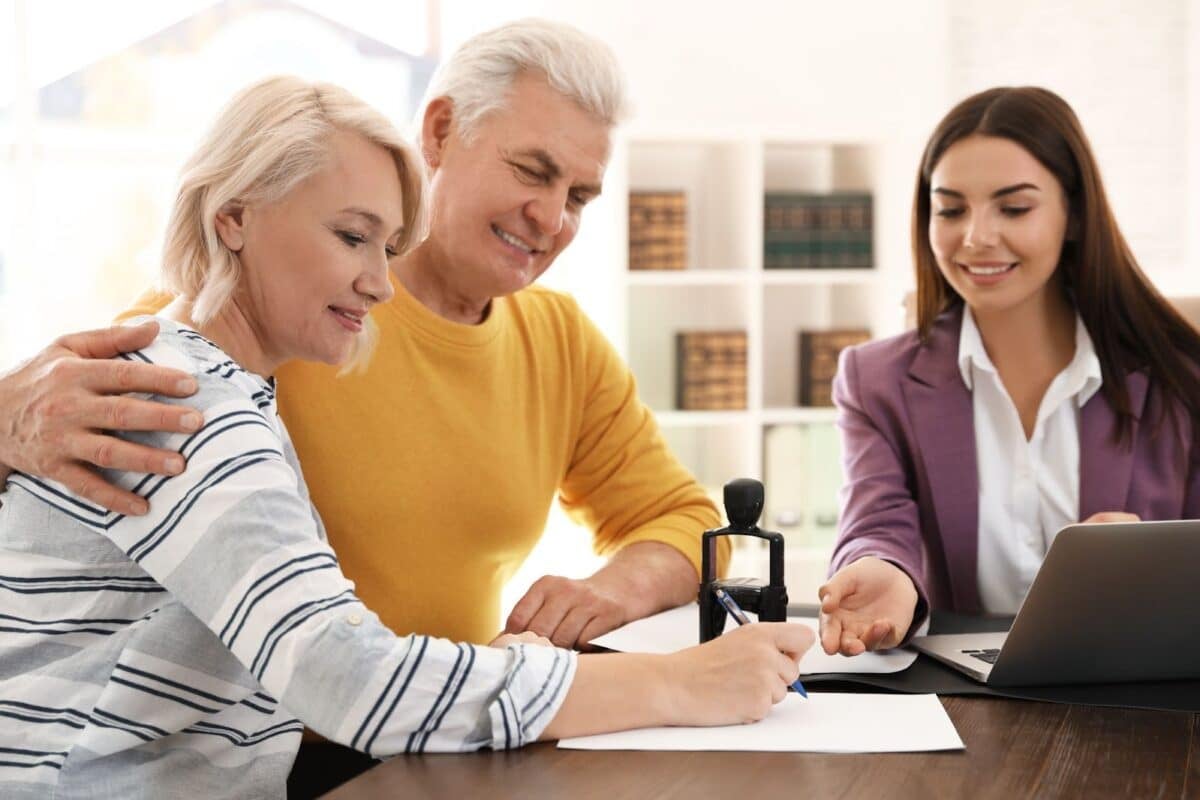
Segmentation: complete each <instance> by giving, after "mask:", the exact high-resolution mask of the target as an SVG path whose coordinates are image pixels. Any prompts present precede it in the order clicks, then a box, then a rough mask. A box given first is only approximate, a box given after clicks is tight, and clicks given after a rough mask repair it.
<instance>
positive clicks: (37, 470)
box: [0, 323, 204, 515]
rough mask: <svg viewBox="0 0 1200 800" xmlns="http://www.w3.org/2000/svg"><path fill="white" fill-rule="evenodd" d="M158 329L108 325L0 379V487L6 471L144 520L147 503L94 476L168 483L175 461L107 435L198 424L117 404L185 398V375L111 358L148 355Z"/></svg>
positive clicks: (167, 412) (179, 413)
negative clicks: (151, 397) (132, 475)
mask: <svg viewBox="0 0 1200 800" xmlns="http://www.w3.org/2000/svg"><path fill="white" fill-rule="evenodd" d="M157 335H158V325H157V324H156V323H147V324H143V325H138V326H136V327H126V326H114V327H111V328H104V329H101V330H94V331H87V332H84V333H74V334H69V335H67V336H63V337H61V338H59V339H57V340H56V341H55V342H54V343H53V344H51V345H50V346H49V347H46V348H45V349H43V350H42V351H41V352H40V353H38V354H37V355H35V356H34V357H33V358H31V359H29V360H28V361H25V362H24V363H22V364H19V365H17V366H16V367H15V368H13V369H12V370H11V371H9V372H8V373H6V374H4V375H0V480H2V479H3V478H5V477H7V475H8V473H9V472H11V471H12V470H20V471H22V472H27V473H29V474H31V475H37V476H39V477H43V478H50V479H52V480H56V481H58V482H59V483H62V484H63V485H64V486H66V487H67V488H68V489H70V490H71V491H73V492H75V493H76V494H78V495H79V496H81V497H83V498H85V499H87V500H90V501H91V502H93V503H96V504H98V505H101V506H104V507H105V508H107V509H109V510H110V511H116V512H118V513H122V514H134V515H137V514H144V513H146V511H147V510H148V506H147V504H146V501H145V500H143V499H142V498H140V497H138V496H137V495H135V494H133V493H131V492H127V491H124V490H122V489H119V488H117V487H116V486H113V485H112V484H110V483H108V482H107V481H105V480H104V479H103V478H102V477H101V476H100V475H99V474H98V473H97V472H96V470H95V469H94V467H104V468H111V469H118V470H128V471H130V472H146V473H154V474H158V475H174V474H177V473H179V472H182V471H183V468H184V463H183V458H182V457H181V456H180V455H179V454H178V453H176V452H173V451H170V450H158V449H155V448H151V447H145V446H142V445H139V444H135V443H133V442H128V441H125V440H122V439H118V438H116V437H115V436H111V435H109V434H108V431H112V430H119V431H167V432H178V433H190V432H192V431H195V430H198V429H199V428H200V427H201V426H202V425H203V423H204V420H203V417H201V415H200V414H199V413H197V412H195V411H193V410H192V409H189V408H181V407H178V406H170V405H165V404H162V403H154V402H149V401H146V400H138V399H136V398H132V397H123V396H122V395H124V394H125V393H130V392H140V393H147V394H159V395H166V396H170V397H187V396H189V395H191V394H193V393H195V391H196V381H195V379H194V378H193V377H192V376H191V375H188V374H187V373H186V372H181V371H179V370H174V369H169V368H167V367H161V366H156V365H152V364H144V363H141V362H138V361H125V360H120V359H115V358H114V357H115V356H116V355H118V354H120V353H126V352H130V351H133V350H139V349H141V348H143V347H146V346H148V345H149V344H150V343H151V342H153V341H154V338H155V337H156V336H157Z"/></svg>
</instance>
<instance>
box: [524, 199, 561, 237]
mask: <svg viewBox="0 0 1200 800" xmlns="http://www.w3.org/2000/svg"><path fill="white" fill-rule="evenodd" d="M567 191H568V190H567V189H566V188H565V187H564V188H561V189H560V188H557V187H549V188H547V189H545V190H544V191H541V192H539V193H538V194H537V195H536V196H535V197H533V198H531V199H530V200H529V202H528V203H526V204H525V216H526V217H527V218H528V219H529V220H530V221H531V222H532V223H533V224H534V225H536V226H537V230H538V233H541V234H543V235H545V236H557V235H558V232H559V231H561V230H562V228H563V224H564V222H565V219H566V216H567Z"/></svg>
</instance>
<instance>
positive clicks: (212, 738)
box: [0, 320, 576, 798]
mask: <svg viewBox="0 0 1200 800" xmlns="http://www.w3.org/2000/svg"><path fill="white" fill-rule="evenodd" d="M135 322H136V320H135ZM159 324H160V326H161V329H162V333H160V335H159V337H158V339H157V340H156V341H155V342H154V343H153V344H152V345H151V346H150V347H149V348H147V349H146V350H144V351H141V352H139V353H133V354H130V355H128V356H126V357H127V358H137V359H141V360H143V361H147V362H152V363H157V364H164V365H167V366H171V367H176V368H179V369H183V370H185V371H187V372H190V373H192V374H194V375H195V376H196V378H197V380H198V382H199V386H200V389H199V392H198V393H197V394H196V395H194V396H193V397H190V398H188V399H187V400H186V401H176V400H171V399H169V398H155V399H157V400H160V401H163V402H177V403H178V402H186V403H187V405H189V406H193V407H196V408H198V409H200V410H202V411H203V413H204V418H205V424H204V427H203V428H202V429H201V430H200V431H199V432H197V433H194V434H190V435H182V434H162V433H144V434H143V433H134V434H128V438H130V439H132V440H136V441H139V442H142V443H145V444H149V445H153V446H159V447H167V448H170V449H173V450H176V451H178V452H179V453H181V454H182V455H183V456H184V458H185V459H186V461H187V470H186V471H185V472H184V473H183V474H182V475H179V476H176V477H171V478H166V477H161V476H151V475H131V474H123V473H115V472H114V473H109V474H108V475H107V477H108V478H109V479H110V480H115V481H116V482H118V483H120V484H121V485H122V486H124V487H126V488H132V489H133V490H134V491H136V492H137V493H138V494H140V495H142V496H143V497H145V498H146V499H147V500H149V501H150V508H151V510H150V513H149V514H148V515H146V516H143V517H125V516H121V515H119V514H114V513H111V512H107V511H105V510H104V509H101V508H98V507H96V506H93V505H91V504H89V503H87V502H84V501H83V500H81V499H80V498H78V497H76V496H73V495H72V494H71V493H70V492H69V491H67V490H66V489H65V488H64V487H63V486H61V485H59V484H56V483H54V482H52V481H47V480H41V479H37V478H34V477H31V476H29V475H23V474H15V475H13V476H12V477H11V478H10V479H9V482H8V484H7V486H6V487H5V493H4V494H3V495H0V501H2V503H3V505H2V506H0V796H3V797H5V798H25V797H29V798H34V797H36V798H43V797H47V796H55V797H62V798H77V797H78V798H92V797H96V798H100V797H103V798H109V797H132V798H139V797H145V798H152V797H153V798H160V797H226V798H258V797H281V796H283V794H284V792H285V783H286V778H287V773H288V771H289V769H290V767H291V764H292V761H293V759H294V758H295V754H296V750H297V748H298V746H299V742H300V732H301V729H302V724H301V722H300V720H303V724H306V725H308V726H309V727H311V728H312V729H314V730H316V731H317V732H319V733H321V734H322V735H323V736H325V737H326V738H329V739H331V740H334V741H337V742H341V743H343V744H346V745H349V746H351V747H354V748H356V749H358V750H361V751H363V752H365V753H368V754H370V755H372V756H375V757H377V758H383V757H387V756H390V755H394V754H397V753H410V752H421V751H466V750H473V749H479V748H485V747H493V748H509V747H519V746H521V745H523V744H525V743H527V742H529V741H532V740H534V739H536V738H537V737H538V736H539V735H540V734H541V732H542V730H543V729H544V728H545V726H546V725H547V723H548V722H549V721H550V719H551V718H552V717H553V716H554V714H555V713H556V711H557V709H558V707H559V705H560V704H561V703H562V700H563V697H564V696H565V694H566V691H567V688H568V687H569V685H570V682H571V680H572V678H573V676H574V671H575V665H576V661H575V656H574V655H573V654H572V653H570V652H568V651H564V650H559V649H556V648H549V647H539V646H532V645H530V646H524V645H521V646H512V647H508V648H506V649H498V648H490V647H477V646H474V645H470V644H455V643H453V642H449V641H446V640H442V639H434V638H430V637H427V636H419V635H410V636H403V637H401V636H397V635H395V634H394V633H392V632H391V631H390V630H388V629H387V628H385V627H384V626H383V625H382V624H381V623H380V622H379V620H378V618H377V617H376V616H375V615H374V614H373V613H372V612H371V611H370V610H369V609H367V608H366V607H365V606H364V605H363V604H362V602H361V601H359V599H358V598H357V597H356V596H355V594H354V585H353V584H352V583H351V582H350V581H349V580H347V579H346V577H345V576H344V575H343V574H342V572H341V569H340V568H339V566H338V561H337V557H336V556H335V555H334V553H333V551H332V550H331V549H330V548H329V546H328V545H327V544H326V542H325V536H324V532H323V530H322V527H321V522H320V519H319V518H318V517H317V515H316V513H315V511H314V510H313V508H312V506H311V504H310V503H309V501H308V495H307V492H306V490H305V486H304V481H303V479H302V477H301V473H300V467H299V465H298V464H297V462H296V458H295V454H294V452H293V450H292V448H291V445H290V442H289V440H288V436H287V432H286V430H285V429H284V427H283V425H282V423H281V422H280V420H279V417H278V415H277V413H276V408H275V396H274V385H273V384H272V383H271V382H269V381H264V380H262V379H261V378H259V377H257V376H255V375H252V374H249V373H247V372H245V371H244V370H242V369H241V368H240V367H239V366H238V365H237V364H235V363H234V362H233V361H232V360H231V359H230V358H229V357H228V356H227V355H225V354H224V353H223V352H222V351H221V350H220V349H219V348H218V347H216V345H214V344H212V343H211V342H209V341H208V340H206V339H204V338H203V337H201V336H200V335H199V334H197V333H195V332H194V331H191V330H189V329H187V328H184V327H181V326H179V325H178V324H177V323H174V322H171V321H168V320H159ZM394 457H397V458H403V457H404V456H403V454H395V456H394ZM362 535H364V536H370V535H372V532H371V531H363V532H362ZM297 718H299V719H297Z"/></svg>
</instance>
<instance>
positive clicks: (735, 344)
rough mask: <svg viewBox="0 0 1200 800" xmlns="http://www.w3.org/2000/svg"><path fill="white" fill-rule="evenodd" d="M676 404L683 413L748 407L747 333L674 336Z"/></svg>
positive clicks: (685, 333)
mask: <svg viewBox="0 0 1200 800" xmlns="http://www.w3.org/2000/svg"><path fill="white" fill-rule="evenodd" d="M675 405H676V407H677V408H679V409H680V410H683V411H731V410H742V409H745V408H746V332H745V331H681V332H679V333H677V334H675Z"/></svg>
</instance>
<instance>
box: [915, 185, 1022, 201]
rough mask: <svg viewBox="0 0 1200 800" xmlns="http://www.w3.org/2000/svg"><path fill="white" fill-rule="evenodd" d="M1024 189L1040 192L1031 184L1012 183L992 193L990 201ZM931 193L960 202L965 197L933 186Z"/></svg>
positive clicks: (959, 193) (953, 191) (950, 190)
mask: <svg viewBox="0 0 1200 800" xmlns="http://www.w3.org/2000/svg"><path fill="white" fill-rule="evenodd" d="M1025 189H1033V190H1034V191H1035V192H1040V191H1041V189H1039V188H1038V187H1037V186H1035V185H1034V184H1032V183H1014V184H1013V185H1012V186H1005V187H1004V188H1003V189H997V190H996V191H994V192H992V199H993V200H995V199H996V198H998V197H1004V196H1005V195H1006V194H1012V193H1013V192H1020V191H1023V190H1025ZM932 193H933V194H944V195H948V196H950V197H957V198H958V199H960V200H961V199H963V197H965V195H964V194H963V193H962V192H957V191H955V190H954V189H947V188H945V187H942V186H935V187H934V188H933V189H932Z"/></svg>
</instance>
